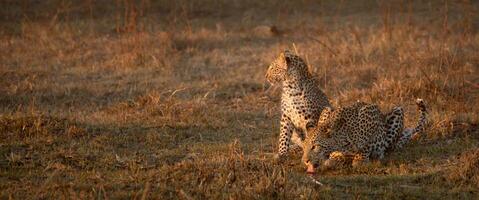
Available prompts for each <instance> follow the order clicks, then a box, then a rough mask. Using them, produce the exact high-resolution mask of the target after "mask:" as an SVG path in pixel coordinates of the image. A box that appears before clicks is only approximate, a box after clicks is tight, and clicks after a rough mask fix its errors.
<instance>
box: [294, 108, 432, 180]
mask: <svg viewBox="0 0 479 200" xmlns="http://www.w3.org/2000/svg"><path fill="white" fill-rule="evenodd" d="M416 106H417V108H418V110H419V117H418V121H417V124H416V127H414V128H406V129H404V111H403V109H402V108H401V107H394V108H393V109H392V111H390V112H389V113H386V114H383V113H381V111H380V109H379V107H378V106H377V105H375V104H370V103H365V102H359V101H358V102H356V103H354V104H352V105H350V106H346V107H339V108H337V109H335V110H333V109H332V108H330V107H328V108H325V109H324V110H323V111H322V113H321V115H320V118H319V120H318V123H317V125H316V126H315V127H314V128H310V129H308V130H307V131H308V134H307V138H306V139H305V141H304V148H303V157H302V161H303V163H304V164H305V165H306V166H307V173H314V172H315V170H316V169H317V168H318V167H319V165H320V164H321V163H322V164H323V166H326V167H331V166H334V165H336V163H337V162H344V161H345V160H347V158H351V159H352V165H353V166H358V165H360V164H361V163H364V162H368V161H369V160H370V159H378V160H382V159H383V158H384V156H385V154H386V153H387V152H390V151H393V150H399V149H401V148H403V147H404V145H405V144H407V143H409V141H411V139H412V138H414V137H417V135H418V134H420V133H421V132H423V131H424V127H425V124H426V123H427V109H426V105H425V102H424V100H422V99H417V100H416Z"/></svg>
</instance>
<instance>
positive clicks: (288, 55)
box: [283, 50, 293, 66]
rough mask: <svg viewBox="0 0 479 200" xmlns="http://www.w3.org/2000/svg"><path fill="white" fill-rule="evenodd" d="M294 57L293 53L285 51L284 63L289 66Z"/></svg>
mask: <svg viewBox="0 0 479 200" xmlns="http://www.w3.org/2000/svg"><path fill="white" fill-rule="evenodd" d="M292 56H293V53H291V51H289V50H284V53H283V57H284V61H285V62H286V64H287V65H288V66H289V64H290V63H291V61H292Z"/></svg>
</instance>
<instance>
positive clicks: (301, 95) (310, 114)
mask: <svg viewBox="0 0 479 200" xmlns="http://www.w3.org/2000/svg"><path fill="white" fill-rule="evenodd" d="M265 78H266V80H267V81H268V82H269V83H270V84H271V85H273V86H274V85H280V86H281V119H280V133H279V141H278V143H279V144H278V153H277V154H275V158H276V159H279V160H283V159H284V158H285V157H286V155H288V153H289V152H291V151H292V152H298V151H300V150H301V149H302V147H303V142H304V139H305V134H306V130H307V128H311V127H314V126H315V125H316V123H317V121H318V119H319V116H320V115H321V111H322V110H323V109H324V108H326V107H331V103H330V102H329V99H328V97H327V96H326V94H325V93H324V92H323V91H322V90H321V88H320V87H319V85H320V84H319V82H318V80H317V78H316V77H314V76H313V74H312V73H311V72H310V71H309V68H308V65H307V64H306V62H305V60H304V59H303V58H302V57H300V56H299V55H297V54H295V53H293V52H292V51H290V50H284V51H283V52H281V53H280V54H279V56H278V57H277V58H275V59H274V60H273V62H271V64H270V65H269V67H268V70H267V72H266V76H265Z"/></svg>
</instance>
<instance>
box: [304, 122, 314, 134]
mask: <svg viewBox="0 0 479 200" xmlns="http://www.w3.org/2000/svg"><path fill="white" fill-rule="evenodd" d="M314 127H315V124H314V123H313V122H308V123H306V132H308V133H309V132H311V131H313V129H314Z"/></svg>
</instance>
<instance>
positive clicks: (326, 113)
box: [318, 107, 332, 125]
mask: <svg viewBox="0 0 479 200" xmlns="http://www.w3.org/2000/svg"><path fill="white" fill-rule="evenodd" d="M331 112H332V110H331V107H326V108H324V109H323V111H321V115H320V116H319V120H318V125H319V124H321V123H323V122H324V121H325V120H327V119H328V118H329V117H330V115H331Z"/></svg>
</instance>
